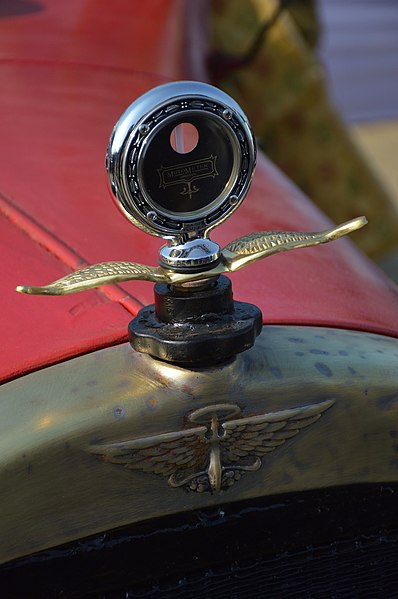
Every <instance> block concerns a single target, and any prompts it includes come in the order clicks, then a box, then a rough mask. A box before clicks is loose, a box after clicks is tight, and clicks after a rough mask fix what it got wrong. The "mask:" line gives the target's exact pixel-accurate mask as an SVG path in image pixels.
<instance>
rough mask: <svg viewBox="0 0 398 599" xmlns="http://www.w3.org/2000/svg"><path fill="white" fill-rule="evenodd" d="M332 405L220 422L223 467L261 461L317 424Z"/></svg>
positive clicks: (307, 407)
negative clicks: (303, 430) (304, 430)
mask: <svg viewBox="0 0 398 599" xmlns="http://www.w3.org/2000/svg"><path fill="white" fill-rule="evenodd" d="M334 402H335V400H334V399H330V400H327V401H323V402H321V403H317V404H310V405H307V406H300V407H298V408H291V409H288V410H281V411H279V412H270V413H268V414H259V415H258V416H249V417H247V418H237V419H236V420H227V421H226V422H223V424H222V428H223V429H224V435H223V436H222V437H221V440H220V448H221V456H222V461H223V463H225V464H239V463H241V462H242V461H243V462H244V461H245V460H246V459H248V458H260V459H261V458H262V457H263V456H265V454H267V453H270V452H272V451H275V449H277V448H278V447H279V446H280V445H283V444H284V443H285V442H286V441H287V440H288V439H290V438H291V437H295V436H296V435H298V433H299V432H300V431H301V430H302V429H304V428H307V427H308V426H310V425H311V424H313V423H314V422H316V421H317V420H319V418H320V417H321V415H322V414H323V412H325V411H326V410H328V409H329V408H330V407H331V406H332V405H333V404H334ZM260 463H261V462H260Z"/></svg>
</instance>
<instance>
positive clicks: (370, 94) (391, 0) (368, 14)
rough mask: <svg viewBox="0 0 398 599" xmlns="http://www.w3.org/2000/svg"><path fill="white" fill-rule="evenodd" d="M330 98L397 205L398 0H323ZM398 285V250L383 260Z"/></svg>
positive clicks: (320, 7)
mask: <svg viewBox="0 0 398 599" xmlns="http://www.w3.org/2000/svg"><path fill="white" fill-rule="evenodd" d="M318 16H319V20H320V23H321V31H322V35H321V40H320V45H319V54H320V58H321V60H322V63H323V64H324V66H325V70H326V77H327V85H328V89H329V93H330V96H331V99H332V100H333V102H334V103H335V104H336V107H337V108H338V110H339V112H340V114H341V115H342V117H343V118H344V120H345V122H346V123H347V125H348V127H349V130H350V132H351V134H352V135H353V137H354V140H355V142H356V143H357V144H358V146H359V147H360V149H361V151H362V152H363V153H364V155H365V157H366V158H367V160H368V162H369V164H370V165H372V168H373V169H374V171H375V174H376V176H378V177H379V178H380V179H381V182H382V184H383V186H384V187H385V189H386V191H387V193H388V194H389V196H390V197H391V198H392V200H393V201H394V202H395V203H396V204H397V205H398V2H397V1H396V0H377V1H375V0H318ZM379 261H380V263H381V266H382V267H384V268H385V270H386V271H387V272H388V273H389V274H390V275H391V276H392V277H393V278H395V280H396V281H397V282H398V252H394V251H393V252H392V254H391V255H388V254H387V255H385V256H382V257H381V258H380V260H379Z"/></svg>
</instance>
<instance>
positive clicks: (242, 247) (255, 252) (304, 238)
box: [222, 216, 368, 272]
mask: <svg viewBox="0 0 398 599" xmlns="http://www.w3.org/2000/svg"><path fill="white" fill-rule="evenodd" d="M367 222H368V221H367V220H366V218H365V217H364V216H359V217H358V218H354V219H353V220H350V221H348V222H346V223H343V224H342V225H338V226H337V227H333V228H332V229H327V230H326V231H319V232H315V233H302V232H298V231H297V232H296V231H290V232H287V231H260V232H258V233H250V234H249V235H245V236H244V237H240V238H239V239H235V241H232V242H231V243H229V244H228V245H227V246H226V247H225V248H224V249H223V250H222V255H223V257H224V262H225V264H226V265H227V266H228V270H229V271H231V272H233V271H235V270H239V269H240V268H242V267H243V266H246V265H247V264H250V263H251V262H256V261H257V260H260V259H261V258H266V257H267V256H272V254H276V253H278V252H287V251H288V250H295V249H299V248H305V247H311V246H313V245H320V244H321V243H328V242H329V241H333V240H334V239H338V238H339V237H342V236H343V235H347V234H348V233H352V232H353V231H356V230H357V229H360V228H361V227H363V226H364V225H366V223H367Z"/></svg>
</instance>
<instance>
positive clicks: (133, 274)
mask: <svg viewBox="0 0 398 599" xmlns="http://www.w3.org/2000/svg"><path fill="white" fill-rule="evenodd" d="M134 279H135V280H141V281H152V282H154V283H167V282H168V281H169V279H168V278H167V276H165V274H164V271H163V270H162V269H160V268H155V267H154V266H145V265H144V264H137V263H135V262H103V263H101V264H93V265H92V266H87V267H86V268H82V269H81V270H77V271H75V272H72V273H70V274H69V275H66V276H65V277H62V279H58V280H57V281H54V282H53V283H50V284H49V285H44V286H43V287H33V286H29V285H19V286H18V287H17V291H19V292H20V293H29V294H34V295H67V294H69V293H77V292H78V291H85V290H86V289H92V288H93V287H100V286H101V285H108V284H109V283H122V282H123V281H132V280H134Z"/></svg>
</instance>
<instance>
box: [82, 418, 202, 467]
mask: <svg viewBox="0 0 398 599" xmlns="http://www.w3.org/2000/svg"><path fill="white" fill-rule="evenodd" d="M206 431H207V428H206V427H205V426H201V427H197V428H191V429H187V430H184V431H178V432H174V433H164V434H161V435H155V436H153V437H144V438H142V439H134V440H131V441H122V442H119V443H110V444H104V445H102V444H101V445H92V446H91V447H90V452H91V453H94V454H96V455H97V457H99V458H100V459H102V460H104V461H106V462H112V463H113V464H120V465H122V466H125V467H126V468H129V469H133V470H143V471H144V472H153V473H155V474H162V475H165V476H168V475H171V474H173V473H175V472H176V471H178V470H190V469H193V468H197V467H198V466H201V465H202V464H203V463H204V462H205V459H206V454H207V450H208V440H207V439H206V437H205V434H206Z"/></svg>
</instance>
